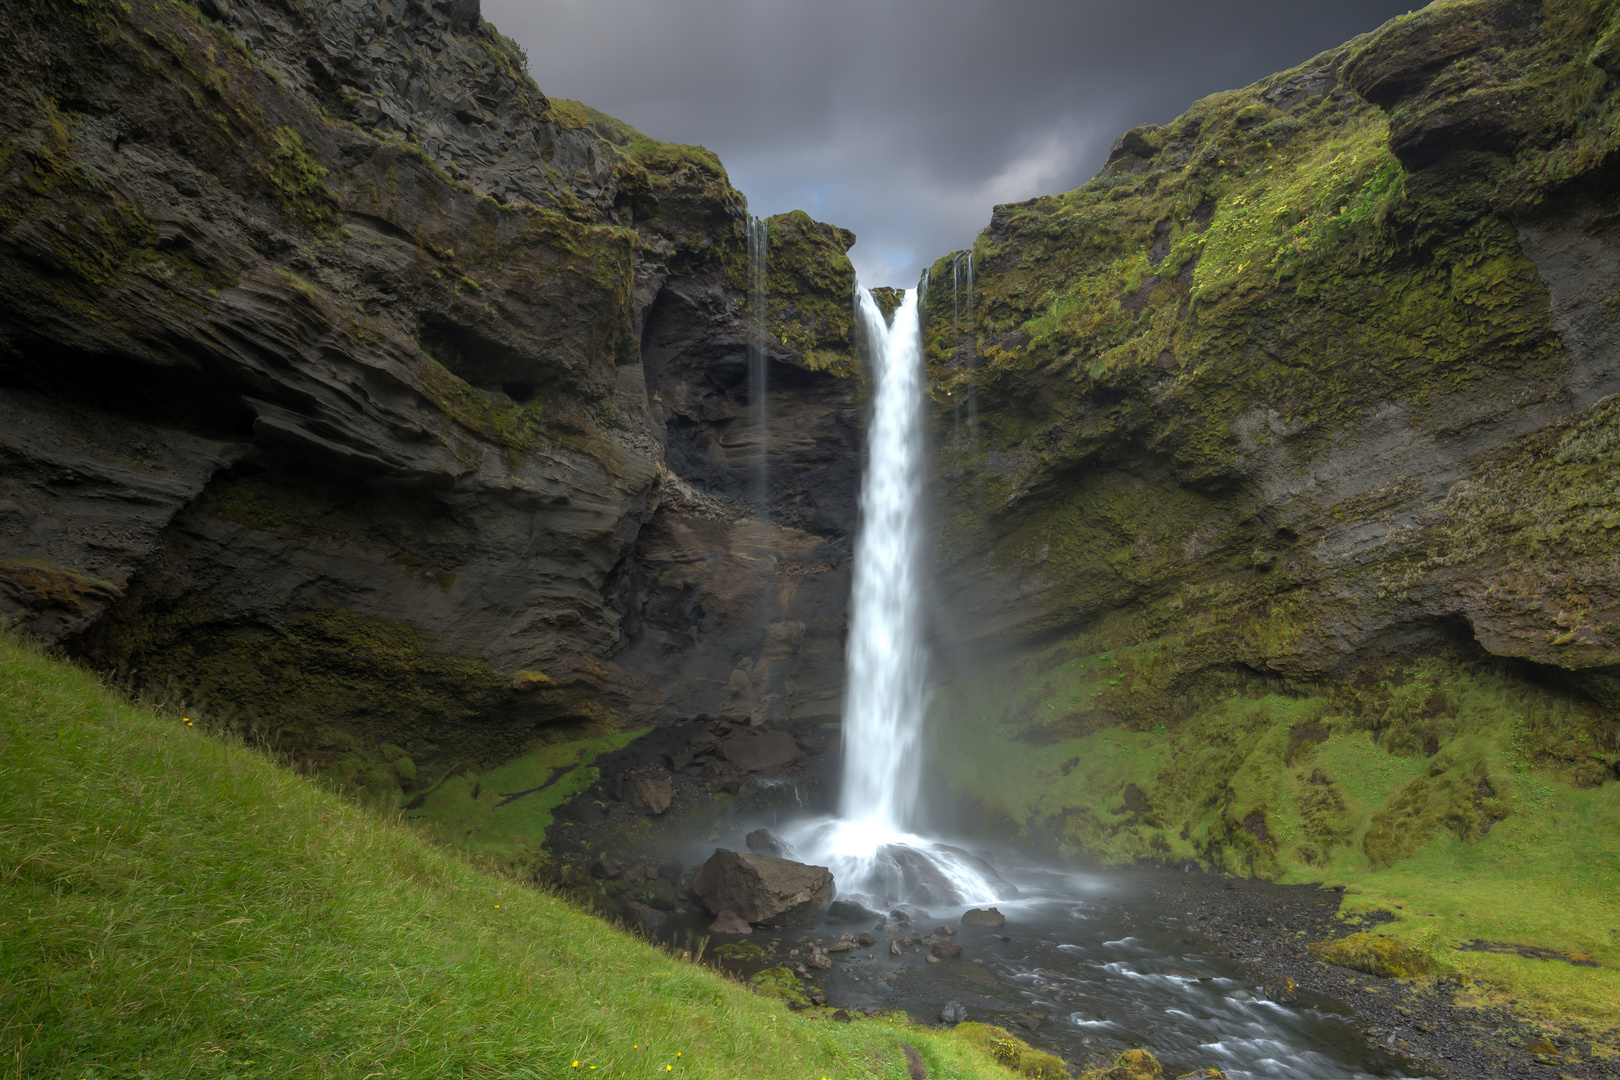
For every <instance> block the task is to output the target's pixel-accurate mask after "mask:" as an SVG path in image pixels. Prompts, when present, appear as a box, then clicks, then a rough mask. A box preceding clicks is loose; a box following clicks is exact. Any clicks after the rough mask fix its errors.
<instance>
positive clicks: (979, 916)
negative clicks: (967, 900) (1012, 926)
mask: <svg viewBox="0 0 1620 1080" xmlns="http://www.w3.org/2000/svg"><path fill="white" fill-rule="evenodd" d="M962 925H963V926H1005V925H1007V916H1005V915H1003V914H1002V913H1001V912H1000V910H999V909H997V908H969V909H968V910H967V911H965V912H963V913H962Z"/></svg>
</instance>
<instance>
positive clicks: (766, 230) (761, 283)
mask: <svg viewBox="0 0 1620 1080" xmlns="http://www.w3.org/2000/svg"><path fill="white" fill-rule="evenodd" d="M770 244H771V234H770V226H769V225H767V224H766V223H765V222H763V221H761V220H760V219H759V218H757V217H750V218H749V219H748V427H749V431H750V433H751V434H752V436H753V441H754V461H753V466H752V472H753V497H754V500H755V501H756V502H757V503H759V505H760V508H761V512H763V511H764V509H765V507H767V506H768V505H769V503H770V487H769V481H770V477H769V476H768V475H767V471H766V470H767V461H768V457H769V453H770V416H769V414H768V412H767V404H768V401H769V393H770V387H769V385H768V376H769V371H768V370H767V367H766V364H767V359H768V358H767V356H766V351H765V283H766V273H765V271H766V259H767V257H768V256H769V253H770Z"/></svg>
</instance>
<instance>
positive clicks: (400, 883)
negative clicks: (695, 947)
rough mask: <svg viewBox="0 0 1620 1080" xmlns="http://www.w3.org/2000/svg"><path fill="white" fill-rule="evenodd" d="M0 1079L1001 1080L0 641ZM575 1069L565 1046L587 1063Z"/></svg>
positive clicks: (960, 1043) (966, 1056)
mask: <svg viewBox="0 0 1620 1080" xmlns="http://www.w3.org/2000/svg"><path fill="white" fill-rule="evenodd" d="M0 868H3V869H0V873H3V874H4V897H5V903H4V904H3V905H0V1044H3V1045H4V1047H5V1053H4V1056H3V1058H0V1077H5V1078H18V1080H20V1078H22V1077H27V1078H29V1080H38V1078H45V1077H62V1078H69V1077H71V1078H73V1080H80V1078H107V1077H190V1078H201V1077H236V1078H247V1077H277V1078H286V1077H327V1076H333V1077H336V1076H343V1077H366V1076H370V1077H423V1078H428V1077H431V1078H434V1080H446V1078H452V1077H501V1078H522V1077H542V1076H543V1077H559V1076H574V1075H578V1076H587V1075H588V1076H591V1077H593V1078H594V1077H621V1076H636V1077H651V1076H655V1075H656V1076H669V1077H672V1078H674V1077H683V1076H685V1077H738V1076H748V1077H756V1078H769V1077H784V1078H786V1077H794V1078H804V1077H810V1078H812V1080H813V1078H816V1077H827V1078H829V1080H831V1078H835V1077H862V1078H866V1077H872V1076H878V1077H894V1078H896V1080H903V1078H905V1077H906V1076H907V1075H908V1071H907V1064H906V1056H905V1053H904V1051H903V1050H902V1049H901V1045H900V1044H901V1043H907V1044H909V1045H910V1046H912V1047H914V1048H915V1050H916V1052H917V1053H919V1054H920V1055H921V1058H922V1060H923V1061H924V1062H925V1063H926V1065H927V1067H928V1069H929V1073H930V1075H931V1076H934V1077H940V1078H945V1077H963V1078H965V1077H1007V1076H1010V1075H1012V1074H1010V1073H1008V1072H1007V1071H1005V1070H1004V1069H1003V1068H1002V1067H1001V1066H999V1065H997V1064H995V1063H994V1062H993V1061H992V1060H991V1059H990V1058H989V1057H987V1056H986V1055H985V1054H984V1052H983V1051H981V1050H979V1049H977V1048H975V1047H974V1046H973V1045H971V1044H970V1043H969V1042H968V1041H967V1040H966V1039H963V1038H959V1037H956V1036H954V1035H952V1034H950V1033H947V1032H936V1031H929V1030H924V1029H916V1028H910V1027H907V1026H905V1025H904V1024H899V1023H893V1022H889V1021H885V1020H879V1019H873V1020H864V1021H860V1022H856V1023H849V1024H844V1023H835V1022H831V1021H830V1020H828V1019H826V1018H824V1017H819V1016H798V1015H795V1014H792V1013H789V1012H787V1011H786V1010H784V1009H783V1008H782V1007H781V1005H780V1003H779V1002H774V1001H770V1000H767V999H764V998H760V997H757V996H755V995H754V994H752V993H750V992H749V991H747V990H746V989H744V988H742V987H741V986H738V985H737V984H735V983H732V982H730V981H729V980H727V979H725V978H723V977H721V976H719V975H716V974H714V973H712V972H710V971H707V970H705V969H703V968H701V967H698V966H694V965H692V964H689V963H682V962H679V961H676V960H673V959H671V958H670V957H668V956H667V955H665V954H664V953H662V952H660V951H658V950H656V949H654V948H652V947H650V946H648V945H646V944H645V943H643V942H641V941H638V940H636V939H635V938H632V937H630V936H628V935H627V934H624V933H622V932H620V931H618V930H616V929H613V928H611V927H609V926H608V925H606V924H604V923H602V922H600V921H598V920H596V919H593V918H591V917H589V916H587V915H584V914H581V913H579V912H578V911H575V910H574V909H572V908H570V907H569V906H567V905H566V904H564V903H562V902H561V901H559V900H557V899H556V898H554V897H552V896H549V895H547V894H545V893H542V892H538V891H536V890H534V889H531V888H528V887H525V886H522V885H519V884H516V883H514V882H510V881H506V880H502V879H499V878H496V877H493V876H491V875H488V874H486V873H483V872H481V871H479V870H478V869H476V868H475V867H473V866H471V865H469V864H467V863H465V862H463V861H460V860H458V859H457V858H455V857H454V856H452V855H450V854H448V853H446V852H443V851H440V850H439V849H436V848H434V847H433V846H431V845H430V844H428V843H427V842H426V841H424V840H423V839H422V838H421V837H420V836H418V835H416V834H415V833H413V832H412V831H411V830H410V829H408V828H406V827H404V826H402V825H400V824H398V823H397V822H393V821H387V820H384V819H382V818H380V817H378V816H377V815H375V814H372V813H370V812H368V811H366V810H364V809H362V808H360V807H358V806H356V805H354V804H352V803H350V802H348V801H345V800H344V799H342V798H340V797H338V796H336V795H333V794H331V793H329V792H328V791H325V790H323V789H322V788H321V787H320V786H318V785H317V784H315V783H313V782H311V781H309V780H307V779H305V778H303V777H301V776H299V775H297V774H295V773H293V772H291V771H288V770H285V769H282V768H279V767H277V766H275V765H273V764H271V763H270V762H268V761H267V760H266V759H264V758H263V757H262V756H261V755H259V754H258V753H256V752H255V751H253V750H251V749H249V748H246V747H243V746H240V745H236V744H232V743H230V742H228V741H225V740H222V739H219V738H216V737H214V736H212V735H210V734H208V733H206V732H203V731H199V730H196V729H194V728H193V727H190V726H188V725H187V724H186V723H185V722H184V720H183V719H182V718H181V717H179V716H167V715H164V714H162V713H159V712H153V711H150V710H147V709H142V708H137V707H134V706H131V705H128V704H126V703H124V702H122V701H121V700H120V699H119V698H118V697H117V695H115V694H113V693H111V692H109V691H108V690H106V689H104V688H103V687H102V686H100V685H99V684H98V683H97V682H96V681H95V680H94V678H93V677H92V676H90V675H88V674H86V673H84V672H82V671H80V670H78V669H76V668H73V667H70V666H67V665H64V664H61V663H57V662H55V661H52V660H50V659H47V658H46V657H44V656H42V655H41V654H39V653H38V652H37V651H35V650H33V649H32V648H31V647H29V646H28V645H26V644H23V643H20V642H18V641H17V640H15V639H12V638H10V637H5V636H0ZM575 1062H579V1065H578V1066H577V1067H576V1066H575V1065H574V1063H575Z"/></svg>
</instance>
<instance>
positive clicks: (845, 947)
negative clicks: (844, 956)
mask: <svg viewBox="0 0 1620 1080" xmlns="http://www.w3.org/2000/svg"><path fill="white" fill-rule="evenodd" d="M854 947H855V943H854V942H853V941H840V942H837V943H835V944H832V945H829V946H827V951H828V952H830V953H835V952H839V953H842V952H849V951H850V950H851V949H853V948H854Z"/></svg>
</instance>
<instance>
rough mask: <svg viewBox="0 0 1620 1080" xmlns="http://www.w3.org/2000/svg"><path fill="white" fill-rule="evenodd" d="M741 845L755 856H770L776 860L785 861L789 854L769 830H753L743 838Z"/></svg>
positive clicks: (785, 847)
mask: <svg viewBox="0 0 1620 1080" xmlns="http://www.w3.org/2000/svg"><path fill="white" fill-rule="evenodd" d="M743 843H744V844H746V845H747V846H748V850H749V851H752V852H753V853H754V854H755V855H772V856H775V857H776V858H778V859H785V858H787V857H788V856H789V855H790V854H791V852H789V851H788V849H787V846H786V845H785V844H783V843H782V841H781V840H779V839H777V837H776V834H775V833H773V832H771V830H769V829H755V830H754V831H753V832H751V833H749V834H748V835H747V836H745V837H743Z"/></svg>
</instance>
